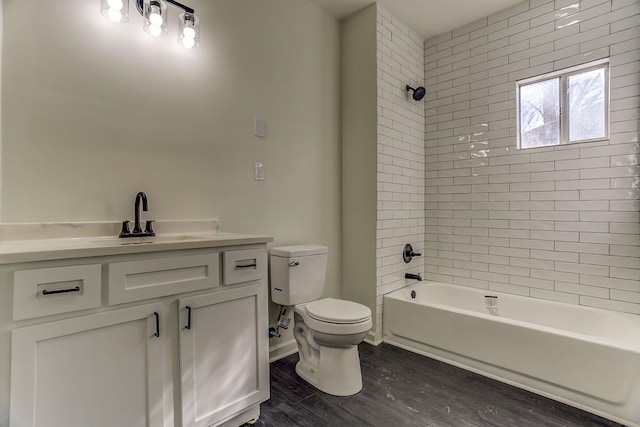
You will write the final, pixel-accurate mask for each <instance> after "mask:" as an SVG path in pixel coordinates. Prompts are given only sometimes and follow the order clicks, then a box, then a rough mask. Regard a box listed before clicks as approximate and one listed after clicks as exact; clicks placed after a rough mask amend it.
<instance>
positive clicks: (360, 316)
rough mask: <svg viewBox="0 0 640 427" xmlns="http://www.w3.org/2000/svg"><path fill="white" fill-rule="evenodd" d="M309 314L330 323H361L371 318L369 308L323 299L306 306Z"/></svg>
mask: <svg viewBox="0 0 640 427" xmlns="http://www.w3.org/2000/svg"><path fill="white" fill-rule="evenodd" d="M306 310H307V314H308V315H309V316H311V317H312V318H314V319H316V320H320V321H322V322H330V323H341V324H344V323H359V322H363V321H365V320H367V319H369V318H371V310H370V309H369V307H367V306H364V305H362V304H358V303H357V302H353V301H345V300H341V299H335V298H323V299H320V300H317V301H312V302H310V303H307V305H306Z"/></svg>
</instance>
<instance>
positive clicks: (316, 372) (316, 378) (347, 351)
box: [296, 345, 362, 396]
mask: <svg viewBox="0 0 640 427" xmlns="http://www.w3.org/2000/svg"><path fill="white" fill-rule="evenodd" d="M296 373H297V374H298V375H299V376H300V378H302V379H303V380H305V381H307V382H308V383H309V384H311V385H312V386H314V387H316V388H317V389H319V390H321V391H323V392H325V393H327V394H332V395H334V396H351V395H354V394H356V393H358V392H359V391H360V390H362V371H361V370H360V356H359V354H358V346H355V345H354V346H350V347H348V348H344V347H343V348H333V347H324V346H322V347H320V360H317V359H315V358H311V360H302V357H301V358H300V361H299V362H298V363H297V364H296Z"/></svg>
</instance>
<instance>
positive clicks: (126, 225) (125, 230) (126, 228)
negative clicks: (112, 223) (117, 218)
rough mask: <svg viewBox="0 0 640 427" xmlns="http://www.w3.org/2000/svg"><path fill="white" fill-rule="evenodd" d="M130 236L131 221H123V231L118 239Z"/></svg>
mask: <svg viewBox="0 0 640 427" xmlns="http://www.w3.org/2000/svg"><path fill="white" fill-rule="evenodd" d="M129 234H131V231H130V230H129V221H122V230H121V231H120V236H118V237H125V236H127V235H129Z"/></svg>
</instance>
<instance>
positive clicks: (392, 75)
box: [376, 5, 425, 340]
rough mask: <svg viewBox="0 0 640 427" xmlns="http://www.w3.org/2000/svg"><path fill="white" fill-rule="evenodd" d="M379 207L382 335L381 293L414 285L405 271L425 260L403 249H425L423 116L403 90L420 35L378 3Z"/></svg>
mask: <svg viewBox="0 0 640 427" xmlns="http://www.w3.org/2000/svg"><path fill="white" fill-rule="evenodd" d="M377 43H378V56H377V69H378V71H377V72H378V101H377V105H378V161H377V163H378V164H377V166H378V173H377V186H378V206H377V238H376V240H377V245H376V247H377V253H376V256H377V264H376V266H377V273H376V275H377V281H376V303H377V310H376V314H377V319H376V320H377V322H376V324H377V328H376V339H378V340H379V339H382V299H383V298H382V297H383V295H384V294H386V293H388V292H391V291H393V290H396V289H399V288H402V287H404V286H406V285H407V284H410V283H413V281H411V280H406V279H405V278H404V274H405V273H406V272H412V273H422V271H423V269H424V260H423V258H421V257H418V258H414V259H413V261H411V263H409V264H406V263H405V262H404V261H403V260H402V249H403V248H404V245H405V244H406V243H411V245H412V246H413V248H414V251H415V252H422V251H423V249H424V236H425V228H424V226H425V216H424V189H425V186H424V184H425V181H424V178H425V175H424V174H425V163H424V153H425V151H424V150H425V146H424V140H425V133H424V129H425V116H424V103H425V102H424V100H422V101H414V100H413V99H412V98H411V94H410V93H409V92H407V91H406V89H405V87H406V85H407V84H409V85H411V86H412V87H414V88H415V87H418V86H423V85H424V81H423V77H424V50H423V40H422V38H421V37H420V36H419V35H418V34H417V33H416V32H414V31H412V30H411V29H410V28H409V27H407V26H406V25H405V24H404V23H402V22H401V21H399V20H398V19H396V18H395V17H394V16H392V15H391V14H390V13H389V12H388V11H387V10H386V9H384V8H383V7H382V6H380V5H378V25H377Z"/></svg>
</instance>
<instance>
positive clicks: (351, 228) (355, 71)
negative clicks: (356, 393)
mask: <svg viewBox="0 0 640 427" xmlns="http://www.w3.org/2000/svg"><path fill="white" fill-rule="evenodd" d="M377 16H378V12H377V9H376V5H372V6H369V7H368V8H366V9H364V10H362V11H360V12H358V13H356V14H354V15H353V16H351V17H349V18H348V19H346V20H344V21H343V22H342V23H341V29H342V105H341V106H342V265H343V266H344V267H343V269H342V283H343V285H342V296H343V298H345V299H348V300H351V301H356V302H359V303H361V304H365V305H367V306H368V307H369V308H370V309H371V311H372V313H373V314H372V315H373V316H374V318H375V316H376V310H377V305H376V287H375V283H376V204H377V200H378V195H377V188H376V173H377V165H376V163H377V149H376V144H377V138H378V137H377V120H378V116H377V97H378V91H377V73H376V68H377V65H376V61H377V42H376V26H377ZM376 327H377V325H374V328H373V329H372V331H371V332H370V334H369V339H370V340H372V341H375V335H376Z"/></svg>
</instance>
